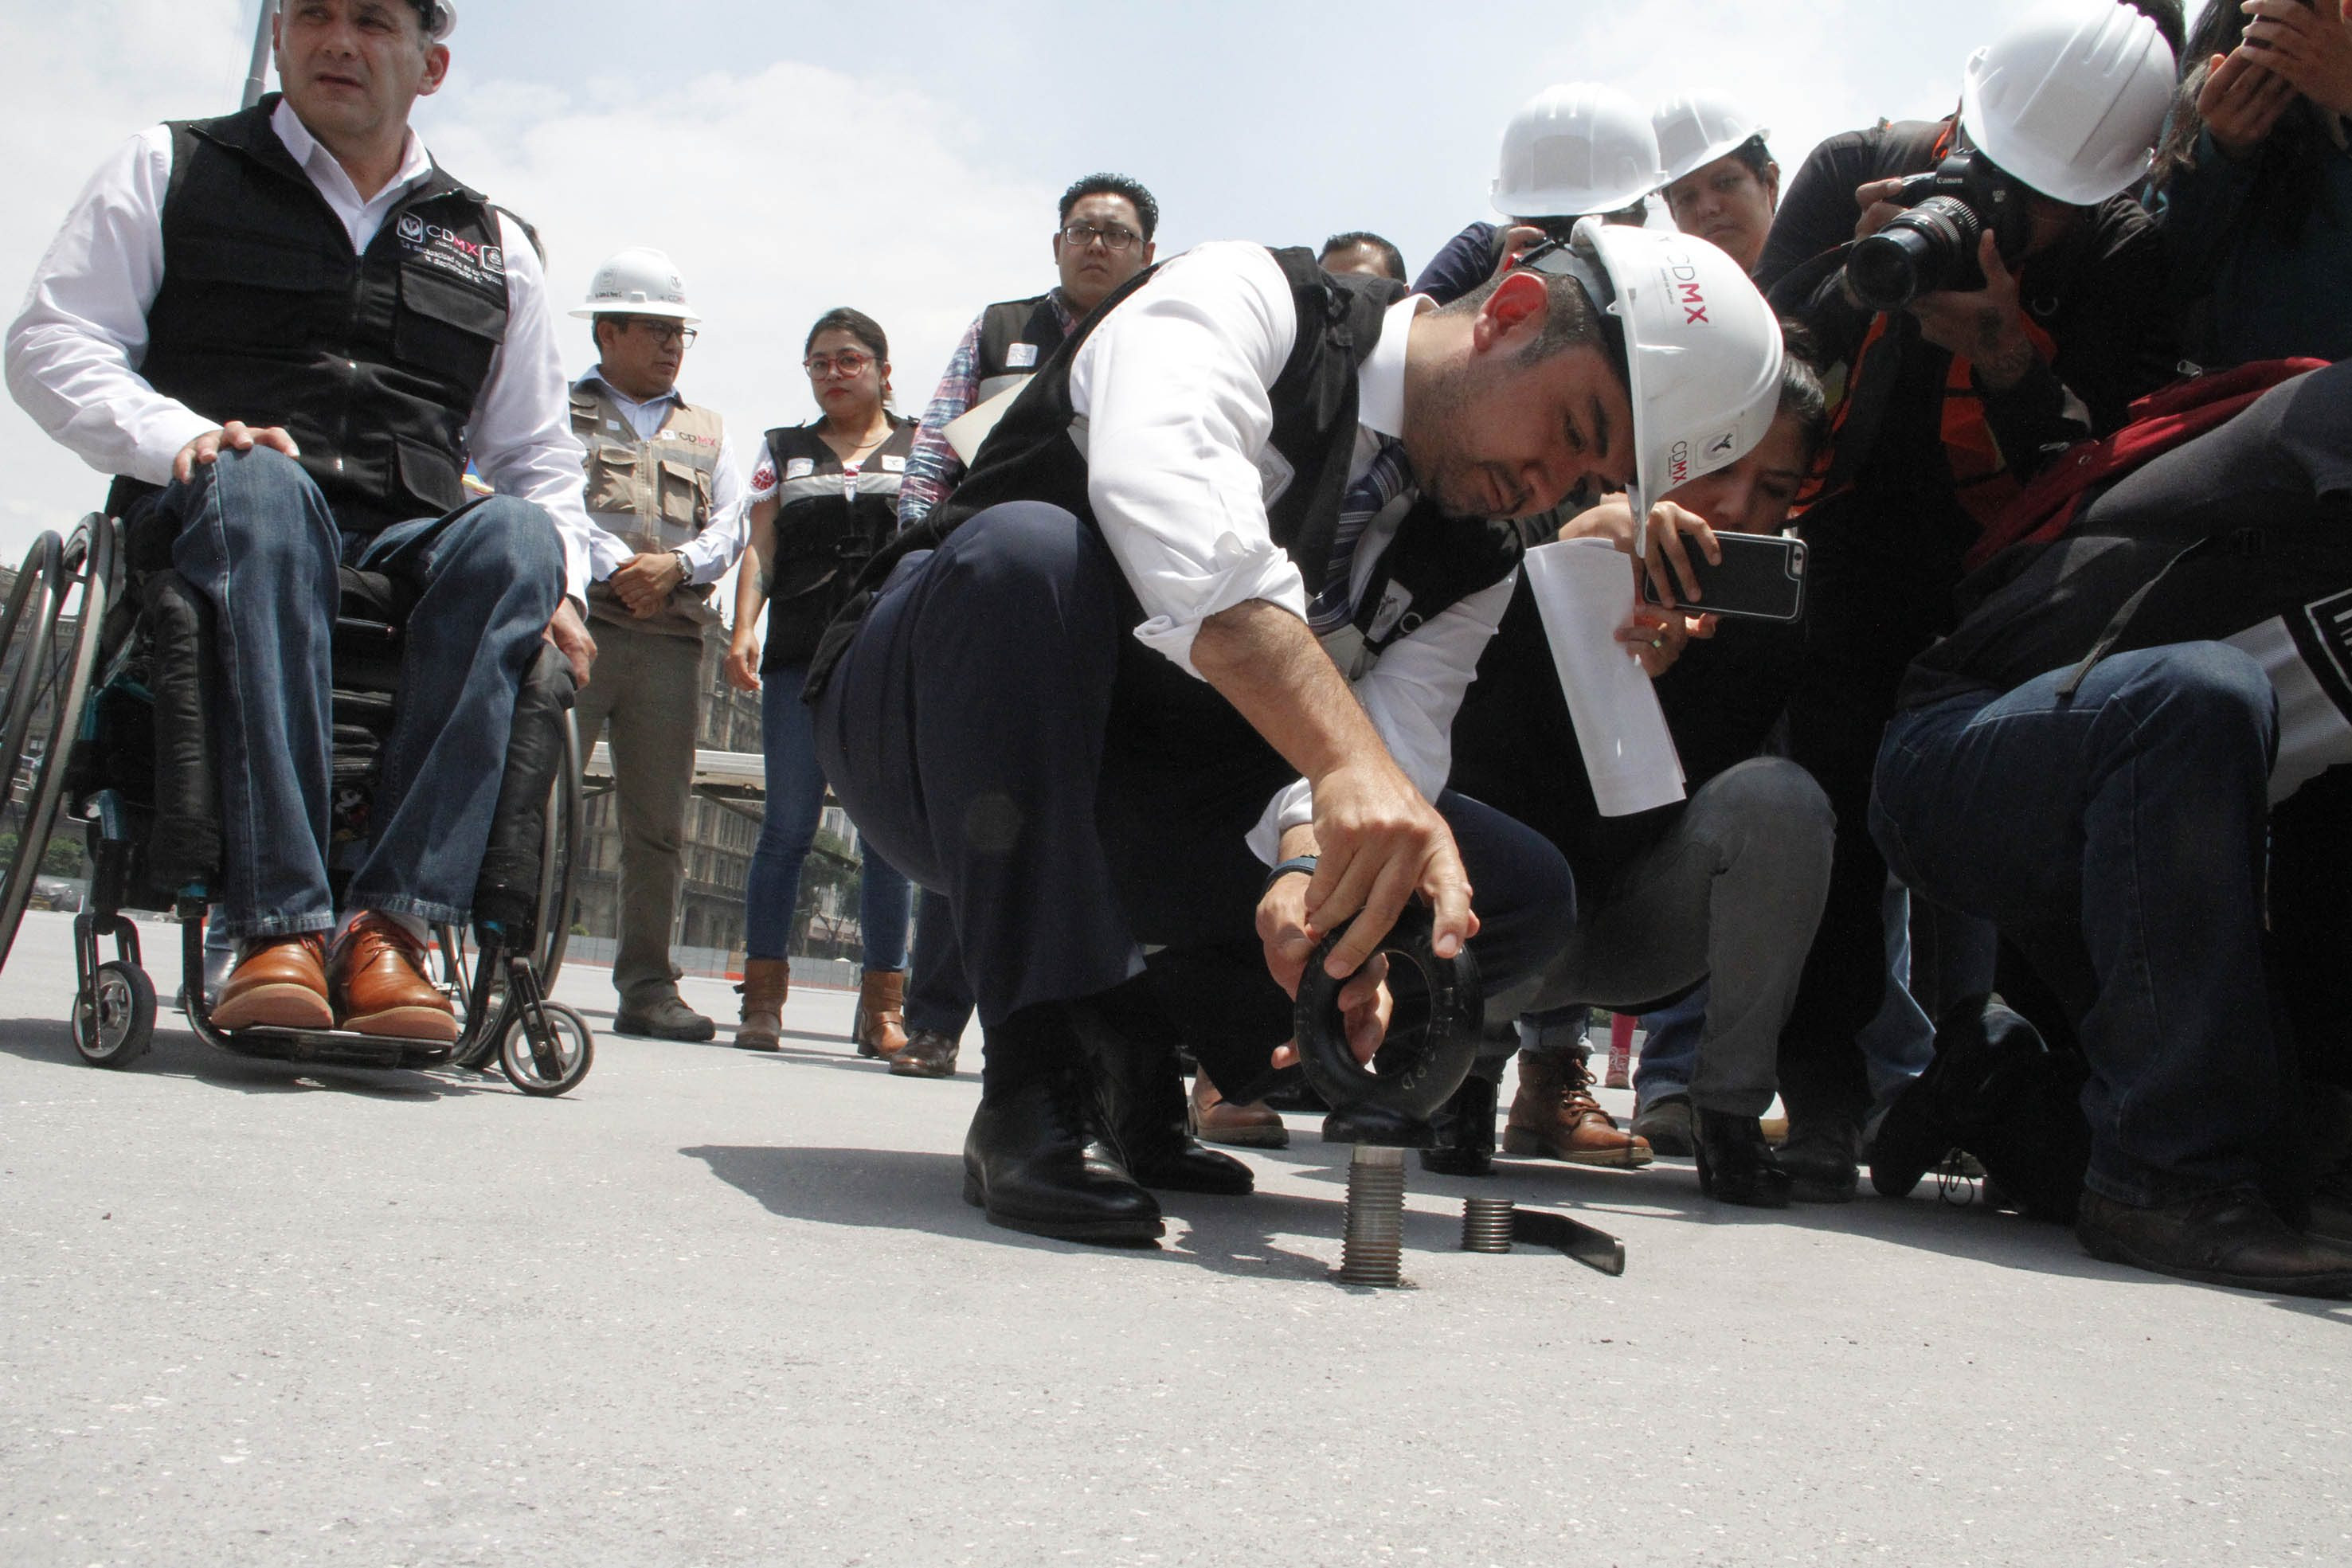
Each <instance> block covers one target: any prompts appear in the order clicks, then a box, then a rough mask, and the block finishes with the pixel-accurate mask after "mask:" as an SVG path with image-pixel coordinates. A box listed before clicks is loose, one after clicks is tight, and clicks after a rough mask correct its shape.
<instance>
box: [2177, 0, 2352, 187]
mask: <svg viewBox="0 0 2352 1568" xmlns="http://www.w3.org/2000/svg"><path fill="white" fill-rule="evenodd" d="M2220 3H2221V4H2223V5H2227V4H2228V3H2229V0H2220ZM2322 7H2325V8H2326V10H2330V11H2334V12H2336V15H2335V16H2332V17H2331V16H2324V15H2322V11H2321V8H2322ZM2238 8H2239V9H2240V10H2242V11H2243V12H2245V13H2246V14H2247V15H2248V16H2251V17H2252V18H2253V20H2252V21H2250V22H2248V23H2247V24H2246V42H2245V43H2244V44H2241V45H2240V46H2239V47H2238V49H2237V51H2236V52H2237V53H2240V54H2243V53H2244V52H2245V51H2246V47H2247V45H2256V46H2261V45H2267V46H2269V47H2267V48H2265V49H2262V50H2260V51H2259V53H2258V55H2257V58H2259V59H2260V60H2261V62H2262V64H2263V68H2265V69H2267V70H2269V71H2271V72H2272V73H2273V74H2274V75H2276V76H2279V77H2283V78H2285V79H2286V81H2287V82H2288V84H2289V85H2291V86H2292V87H2293V88H2294V90H2295V91H2297V92H2299V93H2301V94H2303V96H2304V97H2305V98H2307V99H2311V101H2312V102H2314V103H2315V104H2317V105H2318V106H2319V107H2320V108H2322V109H2324V110H2327V112H2329V113H2330V114H2352V12H2347V11H2346V10H2345V8H2344V7H2343V5H2342V4H2341V0H2338V3H2336V4H2334V5H2330V4H2329V3H2328V0H2320V5H2318V6H2313V5H2301V4H2298V3H2297V0H2244V4H2243V5H2240V6H2239V7H2238ZM2200 101H2201V98H2200ZM2207 123H2208V124H2210V123H2211V121H2210V118H2209V120H2208V121H2207ZM2216 140H2219V139H2218V138H2216ZM2257 140H2259V139H2257ZM2232 156H2236V154H2232Z"/></svg>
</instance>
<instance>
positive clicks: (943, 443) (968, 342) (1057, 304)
mask: <svg viewBox="0 0 2352 1568" xmlns="http://www.w3.org/2000/svg"><path fill="white" fill-rule="evenodd" d="M1045 298H1046V301H1047V303H1049V304H1050V305H1052V307H1053V308H1054V319H1055V320H1057V321H1059V322H1060V323H1061V324H1062V335H1063V336H1064V337H1068V336H1069V334H1070V329H1071V328H1072V327H1075V326H1076V325H1077V318H1076V317H1075V316H1073V315H1071V314H1070V308H1069V306H1068V305H1067V304H1066V303H1065V302H1064V300H1063V298H1062V291H1061V290H1060V289H1059V288H1056V289H1055V290H1054V291H1053V292H1052V293H1050V294H1048V295H1046V296H1045ZM984 319H986V314H985V312H983V313H982V315H979V316H975V317H973V318H972V319H971V326H970V327H969V328H967V329H965V331H964V335H963V341H961V343H958V344H957V345H956V351H955V353H954V355H953V357H951V358H950V360H949V361H948V370H947V374H945V375H943V376H941V377H940V385H939V390H938V391H937V392H933V393H931V401H930V403H929V406H927V407H926V408H925V409H924V410H923V428H922V429H920V430H919V431H917V432H916V433H915V449H914V451H912V452H910V453H908V455H907V476H906V478H905V480H904V481H903V482H902V483H901V484H900V485H899V486H898V526H899V527H900V528H912V527H913V526H914V525H915V524H917V523H919V522H921V521H922V520H923V518H924V517H925V516H926V515H927V514H928V513H929V511H930V509H931V508H932V507H936V506H938V505H939V504H940V502H941V501H943V500H945V499H946V498H947V495H948V492H949V491H950V490H952V489H954V488H955V487H956V486H957V485H958V484H959V483H960V482H961V480H962V478H963V459H962V458H961V457H958V456H957V455H955V448H954V447H952V446H950V445H949V444H948V438H947V436H946V435H945V434H943V433H944V432H945V431H946V429H947V427H948V426H949V425H950V424H951V423H954V422H955V421H956V420H958V419H961V417H962V416H963V414H964V413H965V411H966V410H968V409H970V408H971V405H972V404H973V403H975V402H979V401H980V326H981V323H982V321H983V320H984Z"/></svg>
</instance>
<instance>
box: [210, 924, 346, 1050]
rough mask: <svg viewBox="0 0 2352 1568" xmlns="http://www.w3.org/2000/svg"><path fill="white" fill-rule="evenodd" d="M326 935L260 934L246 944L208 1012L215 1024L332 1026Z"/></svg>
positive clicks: (235, 1027)
mask: <svg viewBox="0 0 2352 1568" xmlns="http://www.w3.org/2000/svg"><path fill="white" fill-rule="evenodd" d="M326 956H327V937H326V934H325V933H324V932H320V931H312V932H308V933H306V934H304V935H303V936H264V937H260V938H258V939H257V940H254V941H250V942H247V943H245V944H244V945H243V946H241V947H240V948H239V949H238V954H237V964H236V968H234V969H232V970H230V971H229V977H228V980H227V982H226V984H224V985H223V986H222V987H221V994H220V1005H219V1006H217V1007H215V1008H214V1009H213V1011H212V1021H213V1027H214V1028H215V1029H226V1030H238V1029H332V1028H334V1027H335V1009H333V1008H331V1007H329V1006H328V1005H327V968H326Z"/></svg>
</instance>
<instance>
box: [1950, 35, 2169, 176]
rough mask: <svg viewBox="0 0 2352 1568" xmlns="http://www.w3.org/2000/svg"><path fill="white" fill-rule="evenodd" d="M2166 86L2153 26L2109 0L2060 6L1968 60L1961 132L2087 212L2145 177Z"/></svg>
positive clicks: (2162, 49)
mask: <svg viewBox="0 0 2352 1568" xmlns="http://www.w3.org/2000/svg"><path fill="white" fill-rule="evenodd" d="M2172 90H2173V84H2172V51H2171V49H2170V48H2169V47H2167V46H2166V44H2165V42H2164V38H2163V36H2162V35H2161V34H2159V33H2158V31H2157V30H2156V24H2155V23H2154V22H2151V21H2149V20H2148V19H2147V16H2143V15H2142V14H2140V13H2139V12H2137V11H2136V10H2134V9H2132V7H2130V6H2128V5H2121V4H2118V3H2117V0H2061V3H2059V4H2053V5H2041V6H2039V7H2037V8H2036V9H2035V11H2034V13H2033V14H2032V16H2029V17H2028V18H2026V20H2024V21H2023V22H2021V23H2019V24H2018V25H2017V26H2015V27H2013V28H2011V30H2010V31H2009V32H2008V33H2007V34H2005V35H2003V36H2002V37H2000V39H1999V40H1998V41H1996V42H1994V43H1992V44H1990V45H1988V46H1986V47H1984V48H1981V49H1979V50H1978V51H1977V52H1976V54H1975V55H1974V56H1972V57H1970V58H1969V72H1968V81H1967V83H1966V85H1965V86H1963V87H1962V88H1961V89H1960V126H1961V129H1962V130H1963V131H1966V132H1967V133H1968V138H1969V141H1970V143H1972V144H1973V145H1974V146H1976V147H1977V148H1979V150H1981V151H1982V152H1983V153H1984V155H1985V156H1986V157H1988V158H1990V159H1991V160H1992V161H1993V162H1995V163H1998V164H2000V167H2001V168H2002V170H2004V171H2005V172H2008V173H2010V174H2012V175H2014V176H2016V177H2017V178H2018V179H2019V180H2021V181H2022V182H2024V183H2026V184H2027V185H2030V186H2032V188H2033V189H2034V190H2036V191H2039V192H2041V193H2042V194H2043V195H2045V196H2050V197H2053V198H2055V199H2056V200H2058V201H2061V202H2069V203H2072V204H2074V205H2076V206H2084V207H2086V206H2091V205H2093V204H2096V203H2099V202H2104V201H2105V200H2106V199H2107V198H2108V197H2109V196H2112V195H2115V194H2116V193H2118V192H2121V191H2124V190H2126V189H2128V188H2129V187H2130V186H2131V185H2132V184H2133V183H2135V182H2137V180H2139V179H2140V178H2141V176H2143V175H2145V174H2146V173H2147V167H2148V163H2149V161H2150V160H2151V159H2152V158H2153V157H2154V156H2155V152H2156V139H2157V135H2158V132H2159V131H2162V130H2163V128H2164V117H2165V113H2166V111H2167V110H2169V109H2170V108H2171V107H2172Z"/></svg>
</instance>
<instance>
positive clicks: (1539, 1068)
mask: <svg viewBox="0 0 2352 1568" xmlns="http://www.w3.org/2000/svg"><path fill="white" fill-rule="evenodd" d="M1503 1152H1504V1153H1505V1154H1507V1155H1543V1156H1544V1157H1545V1158H1547V1159H1555V1160H1566V1161H1568V1162H1569V1164H1570V1165H1578V1166H1646V1165H1648V1164H1649V1163H1650V1145H1649V1141H1648V1140H1647V1139H1644V1138H1637V1137H1635V1136H1634V1135H1633V1134H1631V1133H1628V1132H1624V1131H1622V1130H1621V1129H1620V1128H1619V1127H1618V1125H1617V1123H1616V1120H1615V1118H1613V1117H1612V1116H1611V1115H1610V1114H1609V1113H1608V1112H1606V1111H1603V1110H1602V1109H1601V1106H1600V1103H1599V1102H1597V1101H1595V1100H1594V1099H1593V1098H1592V1069H1591V1068H1590V1067H1588V1066H1586V1065H1585V1064H1584V1063H1583V1062H1581V1061H1578V1060H1577V1059H1576V1058H1574V1057H1572V1056H1528V1055H1522V1056H1521V1057H1520V1058H1519V1092H1517V1094H1515V1095H1513V1096H1512V1097H1511V1114H1510V1119H1509V1120H1508V1121H1507V1122H1506V1123H1504V1124H1503Z"/></svg>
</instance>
